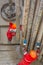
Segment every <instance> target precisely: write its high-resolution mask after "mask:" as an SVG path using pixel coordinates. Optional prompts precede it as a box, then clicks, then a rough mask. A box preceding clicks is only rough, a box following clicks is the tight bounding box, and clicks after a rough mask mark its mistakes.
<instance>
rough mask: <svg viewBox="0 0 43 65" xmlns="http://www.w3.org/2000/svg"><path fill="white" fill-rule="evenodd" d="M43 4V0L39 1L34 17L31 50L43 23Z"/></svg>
mask: <svg viewBox="0 0 43 65" xmlns="http://www.w3.org/2000/svg"><path fill="white" fill-rule="evenodd" d="M42 4H43V0H41V1H40V0H38V1H37V8H36V12H35V17H34V21H33V26H32V31H31V37H30V49H33V45H34V41H35V38H36V35H37V32H38V29H39V25H40V22H41V18H42V12H43V11H42V7H43V6H42Z"/></svg>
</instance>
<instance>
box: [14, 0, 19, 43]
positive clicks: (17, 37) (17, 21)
mask: <svg viewBox="0 0 43 65" xmlns="http://www.w3.org/2000/svg"><path fill="white" fill-rule="evenodd" d="M15 2H16V25H17V32H16V42H17V43H18V42H19V41H20V40H19V39H20V30H19V27H20V0H15ZM18 31H19V32H18Z"/></svg>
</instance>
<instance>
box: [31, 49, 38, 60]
mask: <svg viewBox="0 0 43 65" xmlns="http://www.w3.org/2000/svg"><path fill="white" fill-rule="evenodd" d="M30 56H31V57H32V58H33V59H34V58H36V57H37V52H36V51H35V50H31V51H30Z"/></svg>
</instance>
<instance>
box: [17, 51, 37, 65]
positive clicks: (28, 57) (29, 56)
mask: <svg viewBox="0 0 43 65" xmlns="http://www.w3.org/2000/svg"><path fill="white" fill-rule="evenodd" d="M36 59H37V53H36V51H34V50H31V51H30V52H29V53H26V52H25V54H24V56H23V58H22V59H21V61H20V62H19V63H18V65H30V64H31V63H32V62H33V61H35V60H36Z"/></svg>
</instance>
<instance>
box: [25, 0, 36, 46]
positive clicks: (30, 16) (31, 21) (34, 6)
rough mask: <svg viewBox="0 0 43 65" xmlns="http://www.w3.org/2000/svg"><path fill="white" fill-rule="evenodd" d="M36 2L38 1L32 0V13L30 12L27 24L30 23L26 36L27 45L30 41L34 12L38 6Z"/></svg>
mask: <svg viewBox="0 0 43 65" xmlns="http://www.w3.org/2000/svg"><path fill="white" fill-rule="evenodd" d="M36 3H37V0H31V5H30V13H29V18H28V24H27V25H28V27H27V36H26V40H27V46H28V41H29V38H30V32H31V27H32V23H33V18H34V14H35V13H34V12H35V8H36Z"/></svg>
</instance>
